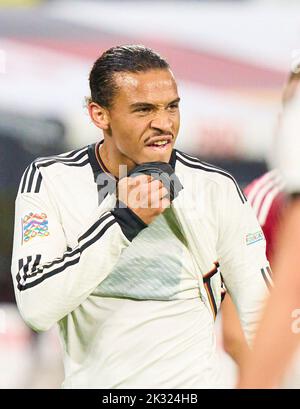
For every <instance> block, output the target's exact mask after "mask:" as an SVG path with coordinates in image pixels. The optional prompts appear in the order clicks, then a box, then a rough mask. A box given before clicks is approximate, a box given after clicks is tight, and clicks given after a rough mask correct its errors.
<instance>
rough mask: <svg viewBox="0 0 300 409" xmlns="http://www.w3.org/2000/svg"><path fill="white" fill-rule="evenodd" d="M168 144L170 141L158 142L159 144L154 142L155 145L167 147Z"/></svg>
mask: <svg viewBox="0 0 300 409" xmlns="http://www.w3.org/2000/svg"><path fill="white" fill-rule="evenodd" d="M167 143H168V141H158V142H154V143H153V145H158V146H160V145H166V144H167Z"/></svg>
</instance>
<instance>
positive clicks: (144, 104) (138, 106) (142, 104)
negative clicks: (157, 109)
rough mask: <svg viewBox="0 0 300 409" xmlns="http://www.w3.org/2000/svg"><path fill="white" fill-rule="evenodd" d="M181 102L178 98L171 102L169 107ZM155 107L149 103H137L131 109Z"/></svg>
mask: <svg viewBox="0 0 300 409" xmlns="http://www.w3.org/2000/svg"><path fill="white" fill-rule="evenodd" d="M179 101H180V98H179V97H178V98H176V99H174V100H173V101H171V102H169V103H168V105H167V106H169V105H172V104H175V103H176V102H179ZM154 106H155V104H150V103H149V102H135V103H134V104H131V105H130V108H131V109H136V108H147V107H149V108H151V107H154Z"/></svg>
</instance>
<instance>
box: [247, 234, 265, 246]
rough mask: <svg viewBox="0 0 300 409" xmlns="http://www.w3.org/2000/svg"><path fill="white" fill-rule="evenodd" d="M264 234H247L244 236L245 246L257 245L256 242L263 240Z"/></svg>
mask: <svg viewBox="0 0 300 409" xmlns="http://www.w3.org/2000/svg"><path fill="white" fill-rule="evenodd" d="M264 239H265V237H264V234H263V232H262V231H261V230H259V231H257V232H255V233H248V234H247V235H246V244H247V246H249V245H250V244H254V243H257V242H258V241H261V240H264Z"/></svg>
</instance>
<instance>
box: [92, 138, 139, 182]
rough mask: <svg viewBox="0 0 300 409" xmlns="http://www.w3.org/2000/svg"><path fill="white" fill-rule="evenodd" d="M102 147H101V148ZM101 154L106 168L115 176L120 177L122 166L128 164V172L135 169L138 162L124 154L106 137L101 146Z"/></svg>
mask: <svg viewBox="0 0 300 409" xmlns="http://www.w3.org/2000/svg"><path fill="white" fill-rule="evenodd" d="M100 147H101V148H100ZM99 154H100V157H101V160H102V162H103V164H104V166H105V167H106V169H107V170H108V171H109V173H111V174H112V175H113V176H115V177H117V178H120V176H123V175H120V166H121V165H122V166H127V172H129V171H130V170H131V169H133V168H134V167H135V166H136V165H137V164H136V163H135V162H133V161H132V160H131V159H129V158H128V157H127V156H125V155H123V154H122V153H121V152H120V151H119V150H118V149H117V148H116V146H115V145H114V144H113V143H110V141H108V140H107V139H104V142H103V144H101V145H100V146H99Z"/></svg>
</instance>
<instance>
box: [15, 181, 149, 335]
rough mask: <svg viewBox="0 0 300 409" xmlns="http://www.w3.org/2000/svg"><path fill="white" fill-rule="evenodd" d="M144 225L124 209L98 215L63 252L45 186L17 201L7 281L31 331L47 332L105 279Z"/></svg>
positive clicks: (60, 232)
mask: <svg viewBox="0 0 300 409" xmlns="http://www.w3.org/2000/svg"><path fill="white" fill-rule="evenodd" d="M144 227H146V225H145V224H144V223H143V222H142V221H141V220H140V219H139V218H137V217H135V215H134V214H133V212H132V211H131V210H130V209H128V208H118V209H112V210H111V211H105V212H104V213H103V214H100V215H99V214H97V215H96V216H95V220H94V221H93V223H91V224H90V225H89V226H87V228H86V229H85V231H84V232H83V233H82V234H81V235H80V236H79V237H78V242H77V244H76V245H75V246H74V247H73V248H72V249H71V248H68V247H67V242H66V237H65V234H64V230H63V226H62V225H61V223H60V220H59V213H58V212H57V210H56V207H55V206H54V205H53V203H52V202H51V198H50V197H49V194H48V192H47V189H46V186H45V184H44V183H43V182H42V184H41V188H40V190H39V192H37V193H34V192H23V193H22V192H21V188H20V189H19V193H18V196H17V199H16V209H15V231H14V244H13V257H12V277H13V283H14V289H15V295H16V300H17V305H18V307H19V310H20V313H21V315H22V316H23V318H24V320H25V321H26V322H27V323H28V325H30V326H31V327H32V328H34V329H36V330H40V331H41V330H46V329H49V328H50V327H51V326H52V325H53V324H54V323H55V322H57V321H59V320H60V319H62V318H63V317H64V316H65V315H67V314H68V313H70V312H71V311H73V310H74V309H75V308H76V307H78V306H79V305H80V304H81V303H82V302H83V301H84V300H85V299H86V298H87V297H88V296H89V294H90V293H91V292H92V291H93V290H94V289H95V288H96V287H97V286H98V285H99V283H100V282H101V281H102V280H104V279H105V278H106V276H107V275H108V274H109V273H110V271H111V270H112V269H113V267H114V265H115V264H116V262H117V261H118V259H119V257H120V255H121V252H122V250H123V249H124V248H126V247H127V246H128V245H129V244H130V242H131V240H132V239H133V237H134V236H135V235H136V234H138V232H139V231H140V230H141V229H142V228H144Z"/></svg>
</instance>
